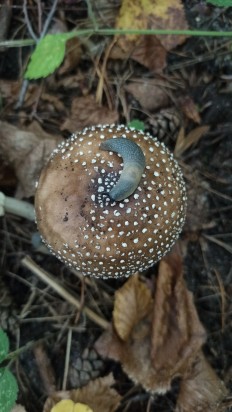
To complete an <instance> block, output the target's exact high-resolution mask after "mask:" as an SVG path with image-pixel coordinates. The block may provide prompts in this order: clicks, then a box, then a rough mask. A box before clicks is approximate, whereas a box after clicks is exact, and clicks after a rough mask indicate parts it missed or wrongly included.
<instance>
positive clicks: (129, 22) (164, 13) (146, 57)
mask: <svg viewBox="0 0 232 412" xmlns="http://www.w3.org/2000/svg"><path fill="white" fill-rule="evenodd" d="M116 28H120V29H137V30H141V29H170V30H171V29H176V28H178V29H183V30H184V29H187V28H188V24H187V21H186V19H185V13H184V9H183V5H182V2H181V1H180V0H148V1H143V0H123V2H122V5H121V9H120V13H119V17H118V20H117V24H116ZM185 39H186V37H185V36H175V35H167V36H161V35H160V36H159V35H157V36H139V35H125V36H120V37H119V38H118V44H119V45H120V47H121V48H122V49H123V50H124V51H126V52H127V53H128V54H131V57H132V58H133V59H134V60H136V61H139V62H140V63H141V64H143V65H145V66H146V67H148V68H149V69H151V70H162V69H163V68H164V66H165V60H166V52H167V51H169V50H172V49H173V48H174V47H176V46H177V45H180V44H182V43H183V42H184V40H185Z"/></svg>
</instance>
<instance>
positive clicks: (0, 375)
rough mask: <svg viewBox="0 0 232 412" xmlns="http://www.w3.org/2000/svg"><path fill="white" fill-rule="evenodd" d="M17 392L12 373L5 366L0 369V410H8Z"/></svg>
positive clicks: (7, 411) (5, 411) (4, 411)
mask: <svg viewBox="0 0 232 412" xmlns="http://www.w3.org/2000/svg"><path fill="white" fill-rule="evenodd" d="M17 394H18V385H17V382H16V379H15V377H14V375H13V374H12V373H11V371H9V369H7V368H1V369H0V411H1V412H10V411H11V409H12V406H13V405H14V404H15V401H16V399H17Z"/></svg>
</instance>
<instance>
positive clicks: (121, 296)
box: [113, 275, 152, 341]
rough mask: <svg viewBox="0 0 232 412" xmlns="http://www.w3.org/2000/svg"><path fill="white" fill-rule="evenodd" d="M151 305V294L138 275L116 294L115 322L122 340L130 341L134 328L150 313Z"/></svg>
mask: <svg viewBox="0 0 232 412" xmlns="http://www.w3.org/2000/svg"><path fill="white" fill-rule="evenodd" d="M151 305H152V298H151V292H150V290H149V289H148V288H147V286H146V285H145V283H144V282H142V281H141V280H139V277H138V275H134V276H132V277H131V278H130V279H129V280H128V281H127V282H126V283H125V285H124V286H123V287H122V288H120V289H119V290H118V291H117V292H116V293H115V303H114V311H113V321H114V327H115V329H116V331H117V334H118V336H119V337H120V338H121V339H122V340H124V341H126V340H127V339H128V337H129V336H130V334H131V332H132V330H133V328H134V326H135V325H137V324H138V322H139V321H140V320H141V319H143V318H144V317H145V316H146V315H147V314H148V313H149V312H150V310H151Z"/></svg>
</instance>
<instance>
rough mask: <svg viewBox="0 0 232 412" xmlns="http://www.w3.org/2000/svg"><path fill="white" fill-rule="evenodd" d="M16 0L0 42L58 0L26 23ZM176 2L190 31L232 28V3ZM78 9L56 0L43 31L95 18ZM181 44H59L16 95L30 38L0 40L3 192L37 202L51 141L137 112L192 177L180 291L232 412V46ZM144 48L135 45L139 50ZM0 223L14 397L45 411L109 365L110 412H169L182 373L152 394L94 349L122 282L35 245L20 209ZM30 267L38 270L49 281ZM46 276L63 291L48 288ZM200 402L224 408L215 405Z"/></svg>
mask: <svg viewBox="0 0 232 412" xmlns="http://www.w3.org/2000/svg"><path fill="white" fill-rule="evenodd" d="M0 3H2V2H0ZM3 3H4V2H3ZM11 3H12V4H11ZM22 3H23V2H22V1H13V2H9V5H8V8H7V10H6V9H5V10H4V11H2V13H6V14H1V13H0V19H1V25H2V26H4V24H3V23H4V22H8V24H6V25H5V27H4V28H3V31H2V33H0V35H1V36H2V37H1V39H0V40H4V39H6V38H7V39H14V40H15V39H26V38H30V33H29V32H28V25H29V24H31V26H32V27H33V28H34V31H35V33H37V34H39V33H40V32H41V21H43V19H44V17H46V16H47V15H48V13H49V11H50V9H51V5H52V3H53V2H51V1H48V2H44V3H46V7H44V8H43V6H44V4H43V3H42V2H40V1H39V2H36V1H32V0H31V1H29V0H28V1H27V11H28V16H27V18H25V12H24V11H23V5H22ZM37 3H38V4H40V6H41V16H40V14H38V10H39V9H38V8H37ZM120 3H121V2H120V1H104V0H101V1H97V2H96V4H95V2H94V5H93V10H92V12H93V13H94V15H95V18H96V19H97V21H98V22H99V24H100V25H101V24H102V25H104V26H105V27H106V26H107V27H114V25H115V20H116V19H117V16H118V13H119V9H120ZM177 3H178V2H177ZM183 3H184V16H185V24H186V25H187V26H188V27H190V28H191V29H192V30H199V29H201V30H214V31H223V30H224V31H226V30H230V27H231V21H232V8H227V9H220V8H216V7H213V6H211V5H209V4H207V5H206V4H205V2H204V1H201V2H199V1H188V0H185V1H184V2H183ZM86 4H89V2H85V1H72V0H69V1H68V0H66V1H65V0H62V1H59V2H58V4H57V6H56V11H55V19H53V20H52V21H51V22H50V27H49V30H51V32H62V31H68V30H72V29H74V28H77V27H78V28H83V29H84V28H89V27H91V24H92V22H91V20H90V19H89V17H88V10H87V6H86ZM41 19H42V20H41ZM167 24H168V23H167ZM165 28H169V27H168V25H167V27H165ZM183 40H184V41H182V43H179V44H178V42H177V43H176V45H175V47H170V49H169V52H168V53H166V52H165V55H162V56H161V54H160V51H159V49H156V52H154V53H153V55H152V56H150V58H147V60H146V62H145V63H144V64H142V61H141V59H138V58H136V56H135V54H136V53H135V54H133V53H129V54H128V53H127V52H125V51H123V52H122V50H114V53H112V48H114V45H112V37H110V36H99V35H93V36H89V37H86V38H85V37H82V38H80V39H77V38H74V39H72V40H70V41H69V43H68V52H67V53H66V57H65V60H64V62H63V64H62V65H61V66H60V67H59V68H58V69H57V70H56V71H55V72H54V73H53V74H51V75H50V76H49V77H47V78H45V79H40V80H37V81H30V82H28V83H27V84H26V93H25V94H23V92H22V90H23V89H22V88H23V84H24V86H25V82H24V83H23V81H22V78H23V72H24V70H25V67H26V64H27V61H28V59H29V56H30V54H31V52H32V50H33V47H32V46H28V47H17V48H16V47H13V48H8V47H2V48H1V50H0V96H1V100H0V110H1V119H0V121H1V131H0V139H1V142H0V157H1V160H2V161H1V164H0V189H1V191H2V192H3V193H4V194H5V195H7V196H11V197H14V196H16V197H18V198H21V199H24V200H26V201H27V202H29V203H30V204H31V205H33V202H34V193H35V182H36V180H37V179H38V177H39V172H40V170H41V168H42V166H43V165H44V163H45V161H46V159H47V158H48V155H49V153H50V152H51V151H52V149H54V148H55V147H56V145H57V143H58V142H60V141H62V140H63V139H66V138H68V136H70V134H71V133H73V132H74V131H80V130H82V129H83V128H84V127H86V126H90V125H94V124H99V123H104V124H111V123H123V124H129V123H130V122H132V121H134V120H136V121H137V124H138V121H140V123H139V124H140V126H141V125H142V127H143V128H144V130H145V131H147V132H150V133H151V134H152V135H155V136H157V137H158V138H159V139H160V140H161V141H163V142H164V143H165V145H166V146H167V147H168V148H169V149H170V150H171V151H173V152H174V154H175V156H176V157H177V159H178V161H179V164H180V165H181V167H182V170H183V174H184V177H185V181H186V185H187V192H188V210H187V217H186V222H185V226H184V228H183V231H182V234H181V236H180V239H179V241H178V248H179V251H180V253H181V260H182V265H183V274H184V279H185V281H186V284H187V288H188V290H189V291H191V292H192V294H193V299H194V304H195V308H196V309H197V313H198V317H199V319H200V322H201V324H202V325H203V328H204V330H205V331H206V336H207V338H206V339H205V340H206V342H205V343H204V345H203V353H204V356H205V358H206V359H207V361H208V362H209V364H210V365H211V367H212V368H213V370H214V372H215V373H216V375H217V376H218V377H219V378H220V380H221V381H222V382H223V384H224V386H225V387H226V388H227V391H228V392H227V394H226V395H225V396H224V398H223V399H222V406H221V407H222V409H221V410H227V411H229V410H232V406H231V409H230V393H231V390H232V265H231V262H232V258H231V254H232V203H231V201H232V179H231V176H232V116H231V113H232V54H231V49H232V41H231V39H230V38H227V37H222V38H216V37H213V36H211V37H192V36H188V37H186V38H185V39H183ZM157 41H158V40H157ZM153 46H154V45H152V46H149V45H148V44H144V45H143V48H144V49H143V53H144V56H145V55H146V56H147V54H149V53H151V50H152V47H153ZM146 47H147V49H146V50H145V48H146ZM140 51H141V50H140ZM154 61H155V63H154ZM12 127H13V128H12ZM20 131H23V133H19V132H20ZM0 230H1V235H0V245H1V246H0V265H1V269H0V288H1V289H0V325H1V327H2V328H3V329H4V330H5V331H6V332H7V334H8V336H9V339H10V349H11V351H15V350H18V349H19V348H20V351H18V352H16V353H17V356H16V358H14V360H13V361H12V362H11V369H12V371H13V373H14V374H15V376H16V379H17V382H18V386H19V395H18V401H17V402H18V403H19V404H21V405H23V406H24V407H25V410H26V411H27V412H42V411H43V410H44V409H43V408H44V403H45V400H46V399H47V397H48V396H52V395H54V392H55V391H59V390H61V389H62V390H70V389H73V388H75V389H76V388H79V387H83V386H85V385H87V384H88V383H89V382H92V381H94V380H95V379H98V378H99V377H106V376H108V375H109V373H110V372H112V373H113V376H114V378H113V379H114V384H113V386H114V389H115V391H116V392H117V393H118V394H119V396H120V398H121V403H120V405H119V406H118V398H117V396H116V397H115V404H114V405H111V406H109V404H108V403H107V402H109V401H107V400H106V403H107V406H106V407H105V411H107V410H109V411H110V410H111V411H113V410H116V409H115V408H117V411H118V412H123V411H127V412H132V411H133V412H140V411H144V412H145V411H146V412H149V411H159V412H171V411H175V410H177V409H176V407H177V406H176V405H178V399H179V398H178V396H179V392H180V387H181V381H182V379H184V377H183V376H184V374H183V373H182V372H180V373H178V372H177V373H176V375H175V374H174V375H173V379H171V382H170V385H171V389H170V390H167V391H164V392H165V393H163V394H160V393H156V392H154V393H152V394H151V393H149V391H146V390H145V389H143V386H142V385H143V382H139V380H138V379H135V380H136V383H133V380H130V378H129V377H128V374H127V373H126V367H125V368H123V367H122V365H121V363H122V362H115V361H114V360H111V359H107V358H104V357H101V356H100V355H99V353H97V351H96V347H95V344H96V341H97V340H98V339H99V337H101V336H102V333H103V331H104V329H105V328H106V326H107V325H108V324H110V322H111V321H112V311H113V307H114V299H115V292H116V291H119V290H121V288H122V287H123V286H124V285H125V284H126V283H127V282H128V280H127V279H119V280H116V279H111V280H107V281H106V280H101V279H94V278H83V277H82V276H81V274H80V273H77V272H76V271H75V270H74V269H73V270H72V269H69V268H67V267H66V266H65V265H64V264H63V263H61V262H60V261H58V260H57V259H56V258H55V257H54V256H52V255H51V254H50V253H49V252H48V250H47V249H46V247H45V246H44V245H42V244H41V243H40V242H39V236H38V232H37V227H36V224H35V223H34V222H33V221H30V220H28V219H26V218H21V217H19V216H16V215H14V214H11V213H5V215H3V216H2V217H1V219H0ZM29 258H30V259H29ZM28 262H30V264H31V266H30V267H29V265H27V263H28ZM159 266H160V265H159V263H157V264H155V265H154V266H153V267H151V268H150V269H149V270H147V271H146V273H141V274H140V278H139V279H140V281H143V284H144V282H145V284H147V285H148V286H149V287H150V285H154V282H156V277H157V274H158V272H159V270H160V269H159ZM33 268H34V269H33ZM36 271H37V272H36ZM39 271H42V272H41V273H44V272H43V271H45V277H47V281H46V282H45V281H44V280H42V279H41V276H39V274H38V272H39ZM54 278H56V280H57V281H58V283H59V285H60V288H61V292H58V291H57V290H55V289H54V287H53V284H52V281H51V279H54ZM138 281H139V280H138ZM151 289H152V290H153V289H154V288H153V286H152V287H151ZM72 298H74V300H75V301H76V302H77V303H76V304H75V303H73V300H72ZM83 308H87V309H88V310H89V312H88V310H87V311H85V310H83ZM124 316H125V318H126V317H127V311H126V308H125V313H124ZM170 351H171V352H172V349H171V348H170ZM138 356H139V355H138ZM170 356H171V355H170ZM123 369H124V371H123ZM108 379H109V387H111V386H112V382H111V378H109V377H108ZM204 384H205V382H204V381H202V385H203V386H204ZM106 385H107V384H106ZM109 390H110V389H109ZM110 394H111V392H110ZM114 396H115V393H114V394H113V395H112V398H113V397H114ZM223 402H224V403H223ZM86 403H87V401H86ZM206 405H207V401H206ZM223 405H224V406H223ZM231 405H232V401H231ZM110 408H111V409H110ZM223 408H224V409H223ZM48 410H50V409H49V408H48V409H47V411H48ZM97 410H98V409H97V407H96V411H97ZM179 410H180V411H181V409H179ZM183 410H186V412H188V411H189V412H191V410H192V409H191V407H188V408H187V407H186V409H182V411H183ZM194 410H197V409H194ZM199 410H202V411H203V410H204V411H207V410H212V411H217V410H219V409H217V407H216V406H215V405H214V406H212V408H211V406H208V407H207V406H206V407H205V406H203V407H201V409H199ZM102 412H104V407H103V409H102Z"/></svg>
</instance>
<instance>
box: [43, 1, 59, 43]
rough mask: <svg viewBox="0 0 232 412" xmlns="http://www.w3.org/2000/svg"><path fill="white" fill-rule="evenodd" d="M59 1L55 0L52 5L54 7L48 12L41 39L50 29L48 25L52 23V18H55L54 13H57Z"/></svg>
mask: <svg viewBox="0 0 232 412" xmlns="http://www.w3.org/2000/svg"><path fill="white" fill-rule="evenodd" d="M57 3H58V0H54V3H53V5H52V8H51V10H50V12H49V13H48V16H47V18H46V21H45V23H44V26H43V30H42V33H41V35H40V39H42V38H43V37H44V36H45V34H46V33H47V31H48V27H49V25H50V23H51V20H52V18H53V15H54V13H55V11H56V6H57Z"/></svg>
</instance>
